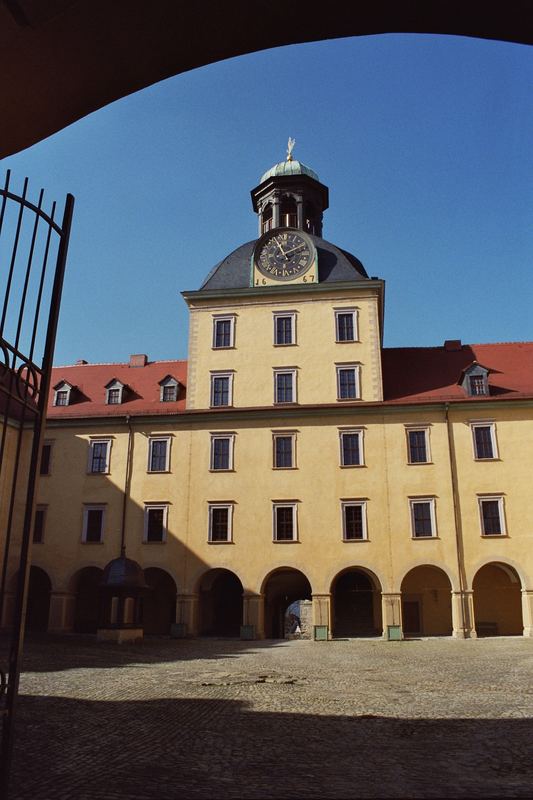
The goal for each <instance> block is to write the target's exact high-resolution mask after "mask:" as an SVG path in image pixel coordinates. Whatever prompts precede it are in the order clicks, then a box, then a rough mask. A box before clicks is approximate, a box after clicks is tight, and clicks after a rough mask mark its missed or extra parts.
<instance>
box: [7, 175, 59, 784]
mask: <svg viewBox="0 0 533 800" xmlns="http://www.w3.org/2000/svg"><path fill="white" fill-rule="evenodd" d="M26 185H27V184H25V187H24V196H25V193H26ZM6 188H7V182H6ZM5 200H6V196H5V195H4V197H3V201H4V203H5ZM40 204H41V198H40V201H39V210H40ZM54 205H55V204H54ZM73 208H74V197H73V196H72V195H71V194H68V195H67V197H66V202H65V210H64V214H63V221H62V224H61V229H60V234H59V235H60V239H59V248H58V253H57V260H56V268H55V274H54V281H53V286H52V294H51V299H50V312H49V317H48V325H47V330H46V339H45V346H44V354H43V360H42V368H41V370H40V373H41V375H40V382H39V396H38V406H37V415H36V420H35V425H34V430H33V437H32V447H31V456H30V464H29V471H28V485H27V489H26V503H25V510H24V522H23V528H22V541H21V551H20V558H19V570H18V576H17V587H16V597H15V609H14V619H13V632H12V638H11V647H10V652H9V666H8V669H9V673H8V674H9V679H8V681H7V686H4V687H3V689H4V690H7V697H6V712H7V713H6V714H5V715H4V719H3V725H2V748H1V751H0V766H1V772H0V796H1V797H3V798H7V795H8V788H9V773H10V766H11V759H12V754H13V741H14V712H15V707H16V700H17V695H18V686H19V678H20V665H21V658H22V648H23V639H24V621H25V612H26V600H27V589H28V574H29V558H28V556H29V551H30V542H31V535H32V521H33V512H34V502H35V490H36V484H37V475H38V470H39V463H40V457H41V448H42V443H43V438H44V429H45V421H46V408H47V403H48V394H49V390H50V380H51V374H52V364H53V357H54V347H55V340H56V334H57V325H58V320H59V310H60V303H61V293H62V289H63V280H64V275H65V266H66V259H67V250H68V243H69V237H70V228H71V224H72V213H73ZM2 211H3V208H2ZM49 233H50V229H49ZM17 236H18V234H17ZM49 241H50V240H49V236H48V239H47V244H46V254H45V261H44V265H43V273H42V274H41V281H40V285H39V292H38V300H37V308H36V312H35V314H36V316H35V319H34V325H33V333H32V339H31V347H30V361H29V363H28V365H27V370H28V371H27V373H26V386H25V391H26V397H25V399H26V398H27V393H28V380H29V379H30V366H31V359H32V357H33V349H34V345H35V339H36V333H37V325H38V317H39V314H40V310H41V300H42V291H43V282H44V272H45V270H46V261H47V258H48V246H49ZM32 253H33V248H32ZM30 258H31V256H30ZM30 266H31V264H29V265H28V269H29V268H30ZM10 284H11V270H10V280H9V287H8V290H9V288H10ZM23 311H24V309H23V308H22V310H21V312H20V313H21V314H22V313H23ZM4 316H5V315H3V318H4ZM20 319H21V318H20V317H19V324H20ZM17 339H18V332H17ZM17 344H18V341H17ZM15 350H16V351H17V350H18V348H17V347H16V348H15ZM15 357H16V353H15V354H14V361H13V363H15ZM24 411H25V408H24V407H23V412H22V413H23V418H22V422H21V428H20V431H19V437H20V436H22V435H23V431H24ZM18 447H19V448H20V438H19V443H18ZM4 588H5V586H4ZM2 680H4V678H3V676H2Z"/></svg>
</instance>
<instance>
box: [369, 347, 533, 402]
mask: <svg viewBox="0 0 533 800" xmlns="http://www.w3.org/2000/svg"><path fill="white" fill-rule="evenodd" d="M474 361H477V362H478V363H479V364H481V365H483V366H484V367H486V368H487V369H488V370H489V376H488V381H489V391H490V394H489V395H488V397H487V399H494V398H502V399H508V398H515V397H516V398H518V397H533V342H505V343H502V344H464V345H462V347H461V349H457V350H446V349H445V348H444V347H390V348H385V349H384V350H383V354H382V363H383V392H384V398H385V400H386V401H389V402H405V401H407V402H409V401H412V402H422V401H424V400H428V401H435V400H437V401H438V400H464V399H470V400H473V401H479V400H483V399H484V398H483V397H479V396H477V397H472V398H468V397H467V395H466V393H465V391H464V389H463V388H462V387H461V386H460V385H459V384H458V381H460V380H461V376H462V372H463V370H465V369H466V368H467V367H469V366H470V365H471V364H472V362H474Z"/></svg>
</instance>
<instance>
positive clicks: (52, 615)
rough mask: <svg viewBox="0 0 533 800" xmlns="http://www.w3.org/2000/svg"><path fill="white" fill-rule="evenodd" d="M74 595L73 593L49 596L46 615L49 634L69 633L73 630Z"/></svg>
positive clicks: (58, 593)
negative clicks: (47, 613) (48, 606)
mask: <svg viewBox="0 0 533 800" xmlns="http://www.w3.org/2000/svg"><path fill="white" fill-rule="evenodd" d="M75 608H76V595H75V594H74V593H73V592H54V591H52V593H51V594H50V612H49V615H48V632H49V633H70V631H72V630H73V628H74V615H75Z"/></svg>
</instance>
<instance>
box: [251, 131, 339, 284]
mask: <svg viewBox="0 0 533 800" xmlns="http://www.w3.org/2000/svg"><path fill="white" fill-rule="evenodd" d="M294 143H295V142H294V139H289V145H288V148H287V158H286V160H285V161H282V162H280V163H279V164H275V165H274V166H273V167H271V169H269V170H268V171H267V172H265V173H264V175H263V176H262V177H261V180H260V181H259V185H258V186H257V187H256V188H255V189H252V193H251V194H252V204H253V208H254V211H255V212H256V213H257V215H258V222H259V239H258V241H257V243H256V245H255V247H254V252H253V256H252V270H251V284H252V286H256V287H260V286H271V285H276V284H279V283H284V284H286V283H310V284H313V283H318V280H319V274H318V261H317V252H316V247H315V244H314V242H313V239H312V237H313V236H318V237H320V236H322V214H323V212H324V211H325V210H326V208H327V207H328V188H327V186H324V185H323V184H322V183H320V181H319V179H318V175H317V174H316V172H314V171H313V170H312V169H310V168H309V167H307V166H306V165H305V164H302V163H301V162H300V161H297V160H295V159H294V158H293V156H292V149H293V147H294Z"/></svg>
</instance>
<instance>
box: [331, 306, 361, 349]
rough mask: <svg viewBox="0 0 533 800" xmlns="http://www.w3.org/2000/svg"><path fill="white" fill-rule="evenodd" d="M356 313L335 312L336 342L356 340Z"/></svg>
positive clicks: (349, 311)
mask: <svg viewBox="0 0 533 800" xmlns="http://www.w3.org/2000/svg"><path fill="white" fill-rule="evenodd" d="M355 315H356V312H355V310H353V309H346V310H344V309H343V310H339V311H335V337H336V341H337V342H355V341H356V339H357V325H356V316H355Z"/></svg>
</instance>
